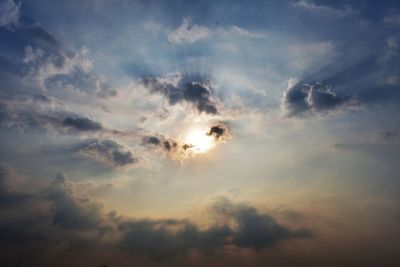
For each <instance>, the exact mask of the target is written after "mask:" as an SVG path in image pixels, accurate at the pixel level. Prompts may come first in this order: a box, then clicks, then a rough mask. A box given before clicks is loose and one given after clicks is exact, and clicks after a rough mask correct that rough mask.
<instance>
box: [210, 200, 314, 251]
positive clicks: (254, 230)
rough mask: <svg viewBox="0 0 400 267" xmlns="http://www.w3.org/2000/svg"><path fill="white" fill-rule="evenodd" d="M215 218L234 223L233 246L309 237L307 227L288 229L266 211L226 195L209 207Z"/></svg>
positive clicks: (257, 244) (265, 245)
mask: <svg viewBox="0 0 400 267" xmlns="http://www.w3.org/2000/svg"><path fill="white" fill-rule="evenodd" d="M211 210H212V212H213V213H214V214H215V216H216V218H217V220H219V221H220V223H221V222H223V223H232V222H233V223H234V225H236V227H234V228H233V229H232V236H231V238H232V239H231V240H232V241H231V242H232V244H234V245H235V246H238V247H244V248H253V249H261V248H264V247H269V246H272V245H274V244H276V243H277V242H279V241H281V240H285V239H290V238H304V237H310V236H311V231H310V230H308V229H299V230H289V229H287V228H285V227H284V226H282V225H280V224H279V223H277V222H276V221H275V219H274V218H273V217H271V216H270V215H269V214H266V213H259V212H258V211H257V210H256V209H255V208H254V207H251V206H248V205H243V204H235V203H233V202H231V201H230V200H229V199H228V198H226V197H220V198H218V199H217V200H216V201H215V203H214V204H213V205H212V207H211Z"/></svg>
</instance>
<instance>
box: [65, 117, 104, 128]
mask: <svg viewBox="0 0 400 267" xmlns="http://www.w3.org/2000/svg"><path fill="white" fill-rule="evenodd" d="M62 124H63V126H65V127H70V128H73V129H76V130H78V131H99V130H102V129H103V126H102V125H101V124H100V123H98V122H96V121H93V120H92V119H89V118H85V117H65V118H64V120H63V121H62Z"/></svg>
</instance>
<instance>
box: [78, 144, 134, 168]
mask: <svg viewBox="0 0 400 267" xmlns="http://www.w3.org/2000/svg"><path fill="white" fill-rule="evenodd" d="M73 150H74V151H75V152H79V153H81V154H82V155H84V156H86V157H88V158H90V159H93V160H97V161H100V162H103V163H105V164H108V165H111V166H114V167H123V166H128V165H131V164H135V163H137V162H138V161H139V159H138V158H136V157H134V156H133V154H132V152H131V151H130V150H129V149H128V148H127V147H125V146H124V145H122V144H119V143H117V142H115V141H113V140H108V139H106V140H100V139H89V140H86V141H83V142H81V143H79V144H77V145H75V146H74V147H73Z"/></svg>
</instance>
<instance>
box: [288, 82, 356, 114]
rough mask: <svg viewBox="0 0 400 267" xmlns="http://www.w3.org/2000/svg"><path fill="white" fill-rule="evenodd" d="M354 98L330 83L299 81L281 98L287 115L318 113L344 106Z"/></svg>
mask: <svg viewBox="0 0 400 267" xmlns="http://www.w3.org/2000/svg"><path fill="white" fill-rule="evenodd" d="M354 100H355V99H354V98H352V97H349V96H345V95H338V94H337V93H335V92H334V91H333V90H332V88H331V87H330V86H328V85H324V84H321V83H316V84H313V85H308V84H302V83H298V84H296V85H294V86H293V87H291V88H289V89H287V90H286V91H285V93H284V94H283V98H282V100H281V109H282V111H283V112H284V113H285V115H287V116H301V115H305V114H317V113H326V112H329V111H334V110H337V109H339V108H344V107H346V106H347V105H349V104H351V103H352V102H354Z"/></svg>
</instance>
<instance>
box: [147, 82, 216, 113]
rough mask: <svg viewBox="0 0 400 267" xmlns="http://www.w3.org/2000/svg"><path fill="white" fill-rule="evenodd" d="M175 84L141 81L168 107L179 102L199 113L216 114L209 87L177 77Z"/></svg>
mask: <svg viewBox="0 0 400 267" xmlns="http://www.w3.org/2000/svg"><path fill="white" fill-rule="evenodd" d="M178 78H179V80H178V81H177V82H174V81H170V80H168V79H162V78H157V77H147V78H144V79H143V83H144V85H145V86H146V87H147V88H149V89H150V90H151V92H153V93H159V94H162V95H163V96H164V97H166V98H167V99H168V102H169V104H170V105H176V104H178V103H181V102H187V103H190V104H192V105H193V106H194V107H195V108H196V109H197V110H198V111H199V112H204V113H207V114H217V113H218V110H217V107H216V104H215V101H213V97H212V94H211V89H210V86H209V85H208V84H207V83H204V82H200V81H190V80H187V79H186V78H185V77H181V76H180V77H178Z"/></svg>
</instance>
